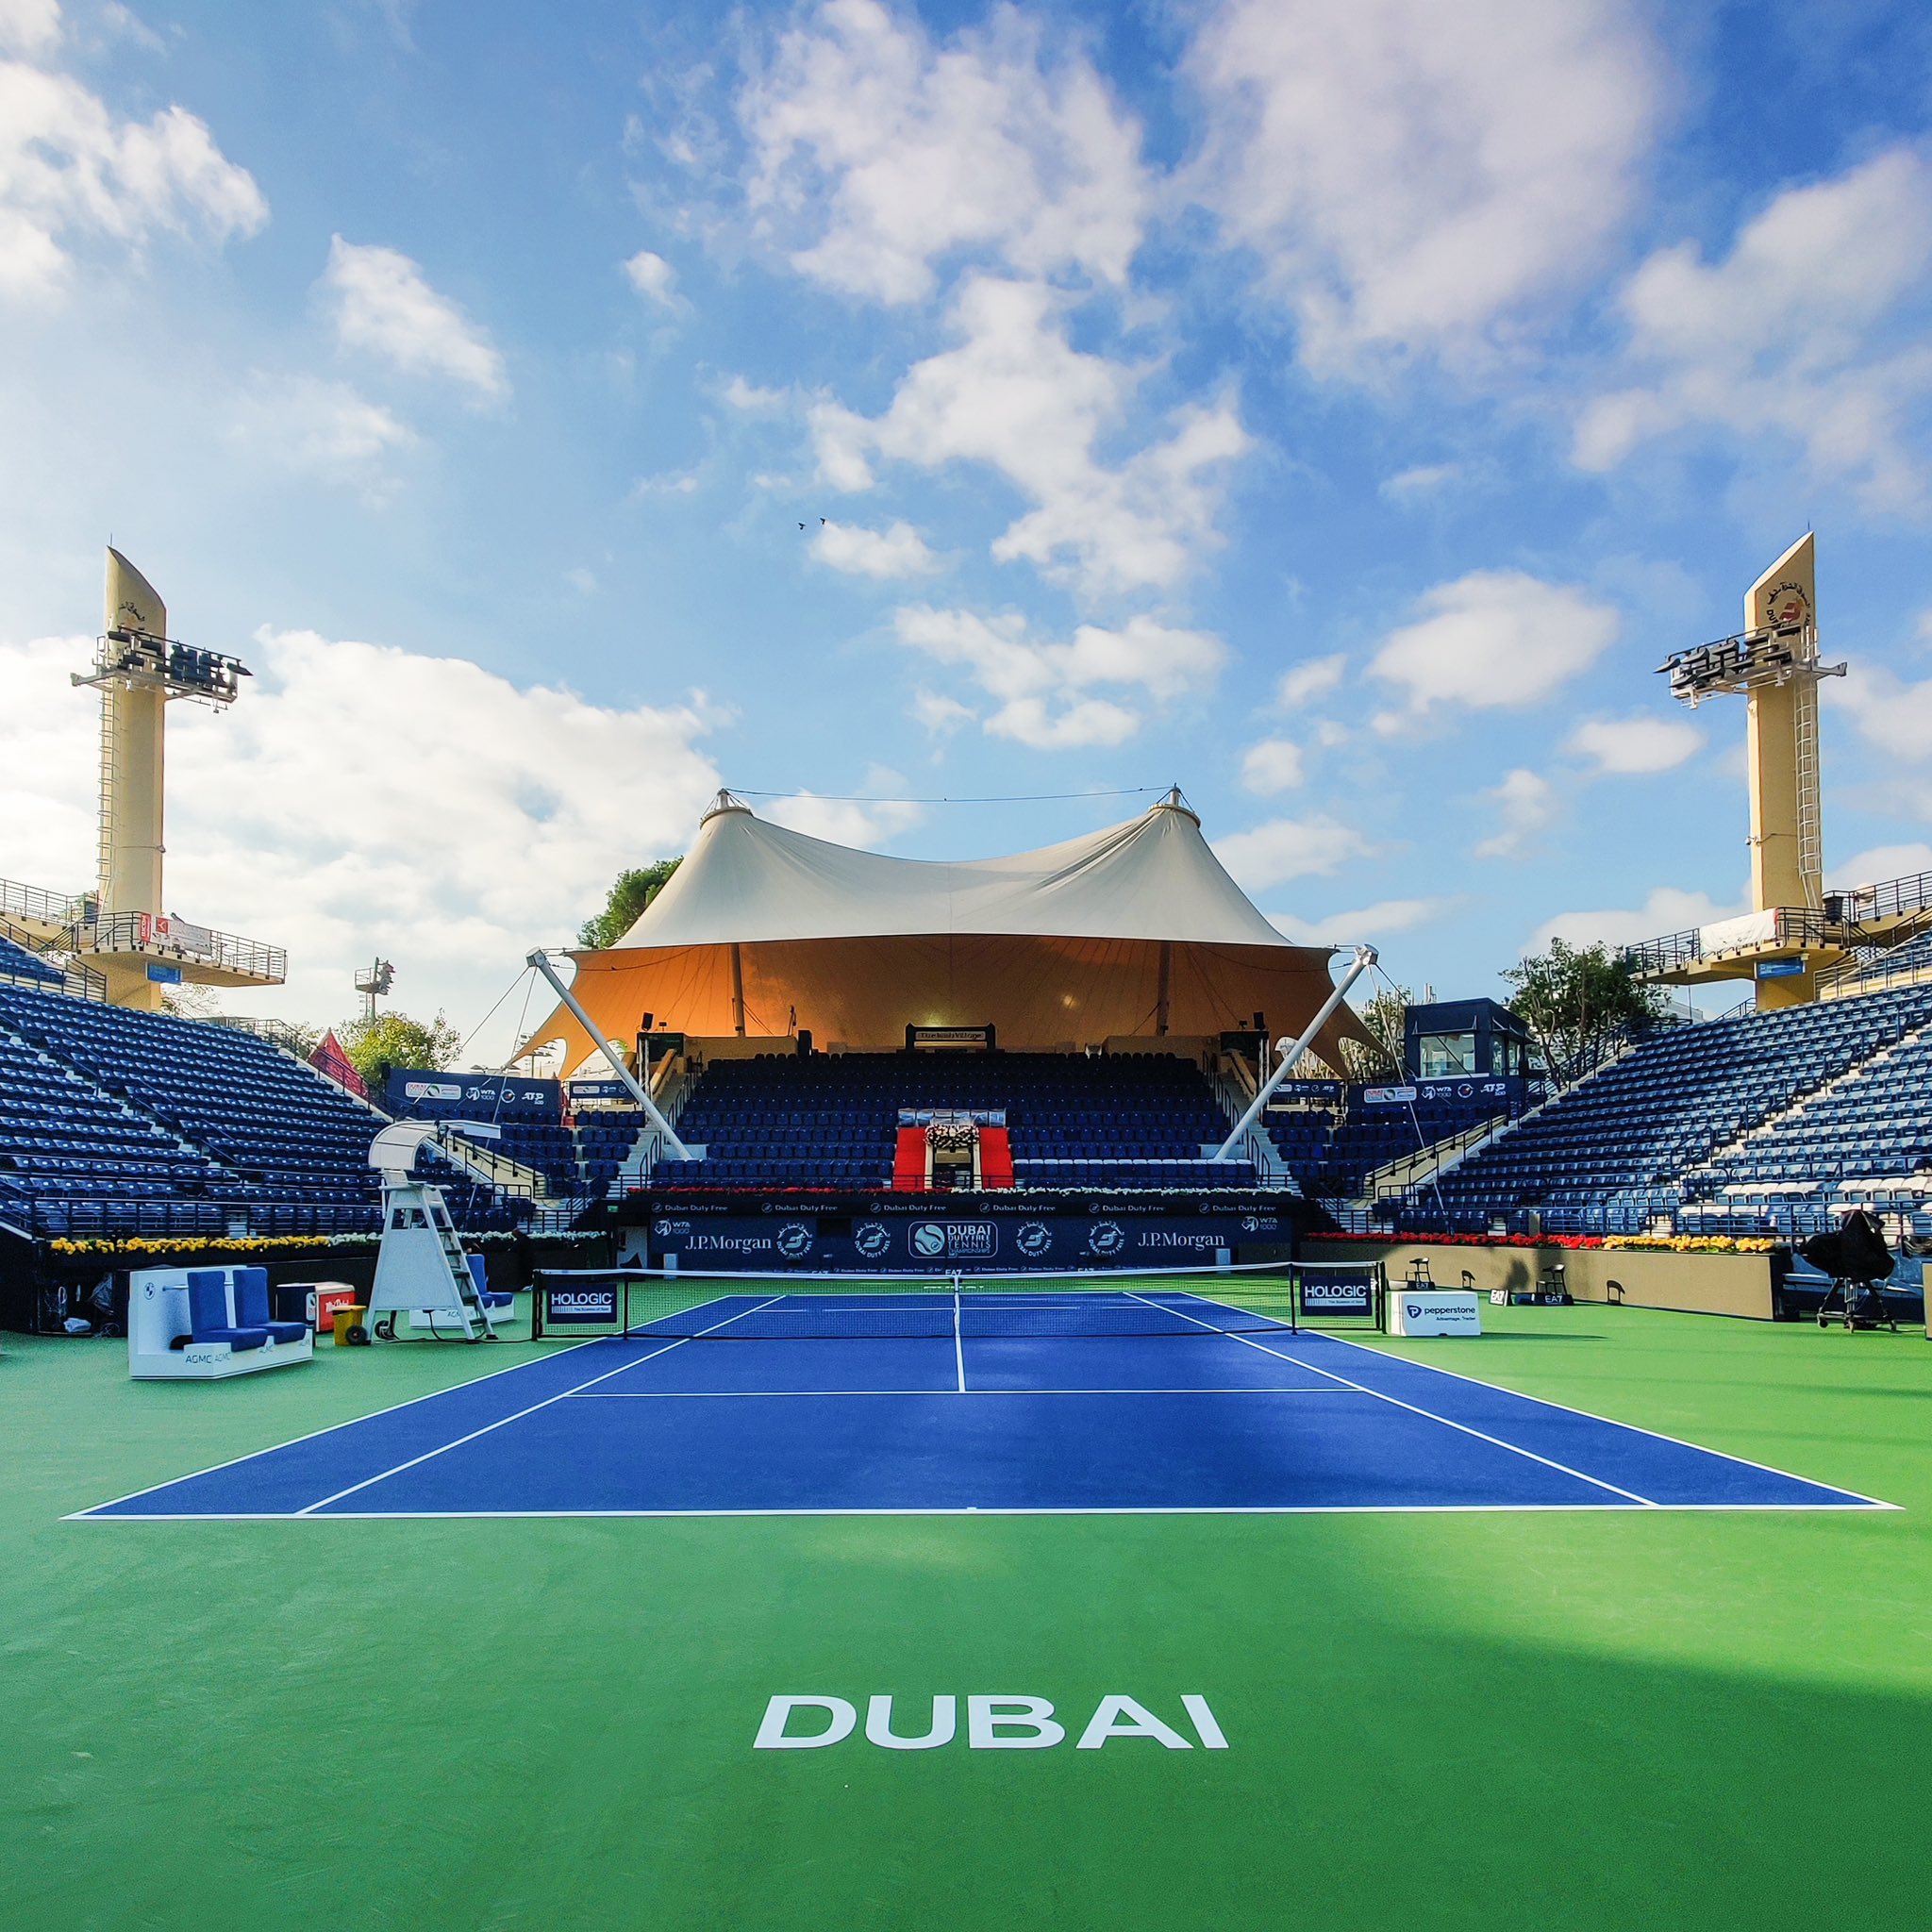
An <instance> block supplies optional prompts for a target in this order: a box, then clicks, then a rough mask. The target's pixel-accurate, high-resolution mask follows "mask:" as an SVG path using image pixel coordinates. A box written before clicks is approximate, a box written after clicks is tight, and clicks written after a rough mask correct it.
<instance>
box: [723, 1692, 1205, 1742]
mask: <svg viewBox="0 0 1932 1932" xmlns="http://www.w3.org/2000/svg"><path fill="white" fill-rule="evenodd" d="M894 1702H895V1700H894V1699H893V1698H892V1697H891V1696H889V1695H878V1696H874V1697H868V1698H867V1699H866V1700H865V1710H864V1719H863V1726H864V1729H863V1735H864V1738H865V1741H866V1742H867V1743H868V1744H874V1745H876V1746H877V1747H878V1748H879V1749H880V1750H882V1751H938V1750H941V1749H942V1748H943V1747H945V1746H946V1745H948V1744H951V1743H954V1742H955V1741H957V1740H958V1739H959V1721H960V1716H961V1713H960V1709H959V1707H960V1706H961V1705H962V1704H963V1705H964V1706H965V1707H966V1708H965V1712H964V1716H965V1739H964V1742H965V1745H966V1748H967V1749H968V1750H969V1751H1051V1750H1053V1749H1054V1748H1055V1747H1056V1746H1057V1745H1059V1744H1064V1743H1066V1742H1067V1740H1069V1738H1072V1739H1073V1741H1074V1750H1075V1751H1098V1750H1100V1749H1102V1748H1103V1746H1105V1745H1108V1744H1112V1743H1119V1742H1124V1741H1125V1740H1129V1739H1139V1740H1141V1741H1143V1742H1145V1743H1152V1744H1159V1745H1161V1746H1162V1747H1163V1748H1165V1749H1166V1750H1169V1751H1191V1750H1193V1749H1194V1748H1195V1746H1196V1744H1197V1743H1198V1744H1199V1746H1200V1747H1201V1749H1203V1750H1204V1751H1225V1750H1226V1749H1227V1739H1226V1737H1225V1736H1224V1734H1223V1732H1222V1728H1221V1725H1220V1724H1219V1723H1217V1722H1216V1720H1215V1716H1214V1713H1213V1711H1211V1710H1210V1709H1209V1708H1208V1700H1207V1698H1205V1697H1203V1696H1201V1695H1200V1694H1199V1693H1198V1692H1192V1691H1190V1692H1187V1693H1185V1694H1183V1695H1182V1696H1180V1697H1178V1698H1177V1699H1174V1701H1173V1702H1172V1703H1168V1704H1167V1708H1168V1710H1169V1711H1170V1713H1173V1711H1174V1704H1176V1703H1177V1704H1178V1705H1179V1707H1180V1710H1179V1715H1180V1722H1179V1723H1178V1724H1170V1723H1169V1722H1168V1720H1167V1719H1166V1718H1163V1717H1161V1716H1160V1715H1158V1713H1157V1712H1156V1710H1155V1709H1154V1707H1153V1706H1152V1705H1148V1704H1142V1703H1141V1701H1140V1700H1139V1699H1138V1698H1134V1697H1124V1696H1121V1695H1119V1694H1118V1693H1109V1694H1108V1696H1105V1697H1103V1698H1102V1699H1101V1700H1100V1702H1099V1703H1098V1704H1097V1705H1095V1706H1094V1708H1093V1714H1092V1716H1091V1717H1089V1718H1086V1719H1085V1721H1084V1722H1082V1721H1081V1720H1080V1719H1079V1718H1078V1717H1069V1716H1068V1715H1067V1714H1066V1713H1061V1714H1058V1715H1056V1713H1055V1710H1054V1707H1053V1704H1052V1701H1051V1700H1050V1699H1048V1698H1045V1697H949V1696H941V1697H934V1698H931V1699H927V1698H924V1697H919V1698H910V1697H908V1698H905V1699H902V1700H898V1703H899V1709H898V1710H897V1711H895V1710H894ZM1081 1708H1082V1710H1083V1711H1084V1709H1085V1707H1084V1705H1083V1706H1082V1707H1081ZM859 1729H860V1715H859V1706H858V1702H857V1701H856V1700H854V1699H852V1698H849V1697H800V1696H789V1695H788V1696H777V1697H774V1698H772V1699H771V1701H770V1702H769V1703H768V1704H767V1705H766V1706H765V1714H764V1717H763V1719H762V1720H761V1721H760V1722H759V1724H758V1736H757V1737H756V1738H755V1739H754V1740H752V1749H753V1750H754V1751H823V1750H825V1749H826V1748H827V1747H828V1746H830V1745H833V1744H842V1743H844V1742H845V1740H847V1739H848V1738H851V1737H852V1736H853V1735H854V1734H855V1733H857V1732H858V1731H859Z"/></svg>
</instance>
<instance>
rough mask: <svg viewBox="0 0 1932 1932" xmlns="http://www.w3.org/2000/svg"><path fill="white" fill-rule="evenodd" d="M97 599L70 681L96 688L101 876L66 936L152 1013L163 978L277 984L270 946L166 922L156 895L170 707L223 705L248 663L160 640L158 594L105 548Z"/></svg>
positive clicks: (277, 966)
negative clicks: (81, 658)
mask: <svg viewBox="0 0 1932 1932" xmlns="http://www.w3.org/2000/svg"><path fill="white" fill-rule="evenodd" d="M105 602H106V607H107V608H106V622H105V624H104V625H103V626H102V634H101V635H100V637H98V638H97V639H96V640H95V641H94V661H93V668H92V671H91V672H89V673H87V674H85V675H83V674H81V673H79V672H76V673H75V675H74V679H73V681H74V682H75V684H76V685H92V687H93V688H94V689H95V690H97V691H99V692H100V694H101V762H100V876H99V891H98V898H97V901H96V902H95V903H94V904H92V905H91V906H90V905H87V904H85V902H83V903H82V907H81V911H82V916H81V917H80V918H79V919H77V920H76V921H75V924H74V925H73V927H72V928H71V930H70V933H69V941H70V943H71V944H72V945H73V947H74V949H75V951H77V952H85V953H86V954H87V955H88V956H89V963H90V964H92V965H93V966H95V967H97V968H98V969H99V970H100V972H101V973H102V974H104V975H105V977H106V979H107V982H108V997H109V998H110V999H111V1000H113V1001H114V1003H115V1004H116V1005H117V1006H125V1007H141V1008H146V1009H148V1010H150V1011H152V1010H154V1009H156V1008H158V1007H159V1006H160V1004H161V999H162V994H163V991H164V989H165V988H167V987H168V986H172V985H175V984H178V983H180V982H182V981H184V980H189V981H193V982H194V983H196V984H200V985H213V986H263V985H279V984H280V983H281V981H282V978H283V976H284V966H285V960H284V957H283V955H282V953H281V951H280V949H279V948H277V947H272V946H261V945H258V944H256V943H254V942H253V941H243V940H237V939H235V938H233V937H232V935H229V934H226V933H216V932H210V931H208V929H207V928H205V927H202V926H191V925H188V924H186V923H185V922H181V921H175V920H171V919H170V918H169V917H168V916H167V912H166V903H167V902H166V901H165V899H164V898H163V897H162V886H161V860H162V855H163V852H164V850H165V846H164V844H163V841H162V832H163V822H164V815H165V814H164V805H165V796H166V789H167V708H168V705H169V703H170V701H171V700H173V699H175V698H190V699H193V700H195V701H197V702H199V703H201V704H206V705H210V706H212V707H213V708H215V709H216V710H218V711H220V710H225V709H226V708H228V707H229V706H230V705H231V704H233V703H234V702H235V698H236V696H237V693H238V692H239V691H240V688H241V682H240V681H241V680H242V678H244V677H246V676H247V675H248V670H247V667H246V666H245V665H243V664H242V663H241V662H240V661H239V660H238V659H236V658H225V657H222V656H221V655H219V654H218V653H216V652H213V651H200V650H195V649H192V648H191V647H190V646H189V645H187V644H183V643H180V642H178V641H175V639H172V638H170V637H169V635H168V608H167V606H166V605H165V604H163V603H162V602H161V599H160V595H159V593H158V591H156V590H155V587H154V586H153V585H152V584H151V583H149V582H148V580H147V579H146V578H145V577H144V576H142V574H141V573H140V572H139V571H138V570H136V569H135V567H134V566H133V565H132V564H131V563H129V562H128V560H127V559H126V558H125V557H123V556H122V555H121V553H120V552H119V551H118V550H114V549H111V548H110V549H109V550H108V580H107V595H106V599H105Z"/></svg>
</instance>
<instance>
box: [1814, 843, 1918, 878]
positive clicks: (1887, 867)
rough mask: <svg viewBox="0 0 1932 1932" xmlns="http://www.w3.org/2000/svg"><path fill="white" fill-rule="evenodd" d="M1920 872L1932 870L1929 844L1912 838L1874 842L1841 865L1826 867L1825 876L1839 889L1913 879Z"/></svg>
mask: <svg viewBox="0 0 1932 1932" xmlns="http://www.w3.org/2000/svg"><path fill="white" fill-rule="evenodd" d="M1922 872H1932V845H1926V844H1924V843H1922V842H1918V841H1914V842H1913V843H1911V844H1907V845H1874V846H1873V847H1872V848H1871V850H1870V851H1867V852H1857V853H1854V854H1853V855H1852V857H1851V858H1848V859H1846V860H1845V861H1844V863H1843V864H1842V865H1834V866H1831V867H1828V868H1827V870H1826V876H1827V877H1828V878H1829V879H1830V880H1831V881H1832V883H1833V884H1834V885H1836V886H1838V887H1840V888H1842V887H1846V886H1875V885H1878V884H1879V883H1881V882H1882V881H1883V880H1885V879H1903V878H1913V877H1916V876H1917V875H1918V874H1920V873H1922Z"/></svg>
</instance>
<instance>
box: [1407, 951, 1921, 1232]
mask: <svg viewBox="0 0 1932 1932" xmlns="http://www.w3.org/2000/svg"><path fill="white" fill-rule="evenodd" d="M1928 1023H1932V986H1907V987H1898V988H1893V989H1890V990H1889V991H1882V992H1874V993H1867V994H1862V995H1858V996H1857V997H1853V998H1849V999H1840V1000H1832V1001H1827V1002H1824V1003H1822V1004H1820V1005H1816V1006H1809V1007H1799V1008H1791V1009H1790V1010H1787V1011H1779V1012H1767V1013H1742V1014H1737V1015H1733V1016H1731V1017H1729V1018H1726V1019H1722V1020H1715V1021H1709V1022H1706V1023H1702V1024H1694V1025H1685V1026H1678V1027H1674V1028H1672V1029H1670V1030H1669V1031H1667V1032H1664V1033H1661V1034H1659V1035H1657V1036H1656V1037H1654V1038H1652V1039H1650V1040H1647V1041H1643V1042H1641V1043H1640V1044H1639V1045H1637V1046H1636V1047H1634V1048H1633V1049H1632V1050H1631V1051H1629V1052H1628V1053H1626V1054H1625V1055H1624V1057H1623V1058H1620V1059H1617V1060H1615V1061H1613V1062H1611V1063H1610V1064H1609V1065H1608V1066H1607V1067H1605V1068H1603V1069H1602V1070H1601V1071H1599V1072H1598V1073H1596V1074H1592V1075H1591V1077H1590V1078H1588V1079H1586V1080H1584V1081H1581V1082H1579V1083H1578V1084H1577V1085H1576V1086H1574V1087H1572V1088H1570V1089H1569V1090H1568V1091H1566V1092H1564V1093H1562V1094H1561V1095H1559V1096H1558V1097H1557V1099H1556V1100H1554V1101H1552V1102H1550V1103H1549V1104H1548V1105H1547V1106H1545V1107H1543V1108H1540V1109H1538V1110H1537V1111H1536V1112H1534V1113H1532V1114H1529V1115H1527V1116H1525V1117H1524V1120H1522V1121H1521V1122H1520V1123H1518V1124H1515V1125H1514V1126H1511V1127H1508V1128H1506V1129H1505V1130H1504V1131H1503V1132H1501V1133H1499V1134H1498V1135H1497V1136H1496V1138H1495V1139H1494V1140H1493V1141H1490V1142H1489V1143H1488V1144H1487V1145H1485V1146H1483V1147H1481V1148H1480V1149H1478V1150H1477V1151H1476V1152H1474V1153H1473V1154H1472V1155H1470V1156H1469V1157H1468V1158H1465V1159H1463V1160H1461V1161H1460V1162H1458V1163H1457V1164H1456V1165H1454V1166H1452V1167H1450V1168H1449V1169H1448V1170H1447V1171H1446V1172H1444V1173H1442V1174H1441V1175H1439V1176H1438V1177H1437V1178H1436V1179H1435V1180H1434V1181H1433V1182H1431V1183H1429V1184H1427V1185H1425V1186H1424V1187H1422V1188H1419V1189H1416V1190H1414V1191H1411V1192H1410V1194H1409V1195H1408V1197H1407V1199H1406V1200H1405V1201H1404V1202H1402V1203H1401V1204H1400V1206H1399V1207H1398V1208H1397V1209H1396V1218H1397V1219H1398V1221H1399V1224H1401V1225H1402V1226H1405V1227H1407V1228H1411V1229H1415V1230H1418V1231H1424V1230H1428V1229H1432V1228H1437V1227H1441V1226H1445V1225H1446V1226H1448V1227H1450V1228H1452V1229H1457V1230H1464V1231H1479V1230H1480V1229H1482V1228H1484V1227H1487V1226H1490V1225H1491V1224H1494V1223H1496V1222H1498V1221H1501V1222H1503V1223H1505V1224H1507V1225H1509V1226H1510V1227H1512V1228H1519V1227H1521V1226H1523V1225H1525V1224H1526V1222H1527V1217H1528V1216H1529V1215H1530V1214H1531V1213H1532V1212H1533V1213H1535V1214H1536V1215H1538V1216H1539V1217H1540V1218H1541V1224H1542V1225H1543V1226H1544V1227H1545V1228H1547V1229H1551V1230H1553V1231H1557V1232H1564V1231H1570V1232H1612V1233H1614V1232H1634V1231H1637V1230H1640V1229H1641V1228H1642V1227H1644V1226H1645V1225H1647V1224H1650V1223H1651V1222H1652V1221H1653V1220H1654V1219H1656V1218H1657V1217H1660V1216H1668V1217H1670V1218H1671V1219H1672V1220H1673V1221H1675V1220H1676V1219H1677V1218H1678V1217H1679V1215H1680V1212H1682V1211H1683V1210H1684V1209H1685V1208H1686V1205H1687V1202H1688V1203H1689V1204H1690V1205H1691V1216H1692V1218H1693V1219H1695V1218H1696V1216H1697V1204H1698V1203H1699V1202H1700V1201H1702V1200H1704V1199H1706V1198H1707V1197H1708V1196H1709V1195H1710V1194H1711V1193H1712V1191H1714V1190H1717V1189H1720V1188H1724V1187H1729V1186H1739V1187H1740V1188H1741V1187H1743V1186H1744V1185H1745V1184H1748V1183H1750V1182H1753V1181H1757V1182H1759V1183H1761V1184H1770V1182H1771V1180H1772V1177H1774V1176H1775V1177H1776V1178H1777V1180H1778V1181H1780V1182H1786V1181H1789V1182H1793V1183H1803V1184H1806V1185H1813V1184H1816V1183H1820V1182H1826V1181H1830V1182H1837V1181H1841V1180H1844V1179H1847V1178H1855V1177H1857V1176H1858V1175H1861V1174H1863V1175H1871V1174H1902V1173H1909V1172H1910V1170H1911V1168H1912V1167H1914V1166H1916V1164H1917V1162H1918V1160H1919V1159H1921V1158H1932V1107H1928V1108H1926V1109H1925V1113H1924V1119H1921V1118H1920V1109H1919V1106H1918V1103H1917V1101H1916V1097H1913V1098H1912V1099H1911V1103H1910V1105H1909V1106H1906V1105H1905V1102H1906V1099H1907V1095H1908V1093H1909V1092H1910V1089H1911V1082H1912V1080H1913V1077H1914V1075H1915V1074H1918V1075H1919V1076H1921V1077H1923V1074H1924V1071H1925V1070H1926V1069H1927V1068H1928V1067H1932V1046H1928V1045H1927V1043H1926V1042H1925V1041H1922V1040H1919V1039H1917V1038H1910V1039H1908V1036H1917V1035H1918V1033H1919V1031H1920V1029H1922V1028H1924V1027H1925V1026H1926V1025H1927V1024H1928ZM1901 1041H1906V1042H1907V1044H1906V1045H1904V1046H1901V1045H1900V1042H1901ZM1893 1049H1897V1050H1896V1051H1893ZM1833 1083H1838V1084H1836V1085H1834V1084H1833ZM1794 1104H1795V1108H1796V1110H1795V1111H1788V1110H1790V1109H1792V1108H1794ZM1733 1143H1739V1144H1738V1145H1737V1147H1736V1148H1735V1149H1734V1148H1733ZM1726 1198H1727V1199H1728V1198H1734V1197H1726ZM1761 1198H1762V1197H1760V1202H1761ZM1820 1205H1821V1207H1822V1201H1821V1203H1820ZM1733 1218H1734V1219H1735V1221H1736V1222H1737V1225H1736V1226H1733V1227H1729V1228H1727V1229H1726V1230H1725V1231H1731V1232H1760V1231H1769V1229H1770V1228H1771V1227H1773V1226H1774V1225H1775V1223H1774V1220H1772V1219H1770V1218H1768V1217H1767V1216H1766V1215H1764V1214H1763V1213H1762V1212H1757V1211H1755V1210H1753V1209H1750V1208H1745V1207H1743V1206H1741V1205H1740V1206H1739V1207H1738V1208H1737V1209H1736V1210H1735V1214H1734V1216H1733ZM1697 1224H1699V1225H1707V1221H1705V1220H1701V1219H1700V1220H1698V1223H1697Z"/></svg>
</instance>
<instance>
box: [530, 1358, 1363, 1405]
mask: <svg viewBox="0 0 1932 1932" xmlns="http://www.w3.org/2000/svg"><path fill="white" fill-rule="evenodd" d="M646 1359H647V1360H648V1359H649V1357H646ZM585 1387H586V1390H587V1391H588V1389H589V1384H586V1385H585ZM1354 1393H1355V1391H1353V1390H1352V1389H1310V1388H1300V1389H1276V1388H1272V1387H1270V1388H1264V1387H1262V1386H1260V1385H1259V1384H1257V1385H1256V1386H1255V1387H1254V1388H1252V1389H1237V1388H1231V1387H1229V1386H1228V1385H1227V1384H1226V1383H1217V1384H1215V1385H1214V1386H1213V1387H1211V1388H1207V1389H1144V1388H1143V1389H958V1390H953V1389H601V1390H598V1391H596V1392H595V1393H588V1392H587V1393H584V1394H571V1395H560V1396H558V1398H557V1399H558V1401H559V1402H795V1401H797V1400H798V1399H799V1398H800V1397H801V1396H820V1397H824V1396H832V1395H836V1396H846V1395H898V1396H907V1395H954V1394H958V1395H1328V1396H1336V1395H1352V1394H1354Z"/></svg>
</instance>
